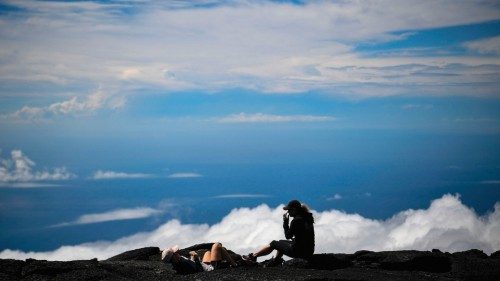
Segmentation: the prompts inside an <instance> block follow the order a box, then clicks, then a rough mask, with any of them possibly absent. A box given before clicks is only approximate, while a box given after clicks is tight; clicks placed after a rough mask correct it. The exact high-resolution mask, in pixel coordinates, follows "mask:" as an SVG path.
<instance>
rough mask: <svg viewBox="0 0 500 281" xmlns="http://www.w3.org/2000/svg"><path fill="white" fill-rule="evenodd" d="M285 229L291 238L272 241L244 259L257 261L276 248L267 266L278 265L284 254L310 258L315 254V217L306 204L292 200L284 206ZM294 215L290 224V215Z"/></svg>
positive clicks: (281, 261) (287, 235)
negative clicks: (274, 254)
mask: <svg viewBox="0 0 500 281" xmlns="http://www.w3.org/2000/svg"><path fill="white" fill-rule="evenodd" d="M283 209H284V210H286V211H287V212H286V213H285V214H283V229H284V231H285V237H286V239H289V240H279V241H276V240H275V241H272V242H271V243H270V244H269V245H266V246H264V247H263V248H261V249H260V250H259V251H257V252H256V253H250V254H248V255H245V256H243V258H244V259H246V260H250V261H254V262H255V261H257V258H258V257H260V256H265V255H268V254H270V253H272V252H273V250H276V256H275V257H274V258H273V259H272V260H271V261H270V262H269V263H268V264H267V266H276V265H281V263H283V259H282V257H283V254H285V255H287V256H289V257H292V258H308V257H310V256H312V255H313V254H314V225H313V224H314V218H313V216H312V214H311V212H309V208H307V206H306V205H304V204H301V203H300V202H299V201H297V200H292V201H290V202H289V203H288V205H286V206H285V207H284V208H283ZM290 216H291V217H293V220H292V222H291V223H290V225H289V217H290Z"/></svg>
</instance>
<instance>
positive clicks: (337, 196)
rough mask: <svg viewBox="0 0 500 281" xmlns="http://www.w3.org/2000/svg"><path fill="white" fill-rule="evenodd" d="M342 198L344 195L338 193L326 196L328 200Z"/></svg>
mask: <svg viewBox="0 0 500 281" xmlns="http://www.w3.org/2000/svg"><path fill="white" fill-rule="evenodd" d="M340 199H342V195H340V194H338V193H336V194H335V195H333V197H328V198H326V200H328V201H333V200H340Z"/></svg>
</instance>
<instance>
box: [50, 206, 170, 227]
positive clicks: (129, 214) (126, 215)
mask: <svg viewBox="0 0 500 281" xmlns="http://www.w3.org/2000/svg"><path fill="white" fill-rule="evenodd" d="M161 213H162V211H161V210H156V209H152V208H133V209H118V210H113V211H109V212H105V213H97V214H86V215H82V216H80V217H79V218H78V219H76V220H75V221H72V222H64V223H60V224H56V225H53V226H52V227H62V226H71V225H80V224H91V223H100V222H108V221H120V220H136V219H143V218H148V217H151V216H154V215H158V214H161Z"/></svg>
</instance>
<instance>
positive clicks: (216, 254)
mask: <svg viewBox="0 0 500 281" xmlns="http://www.w3.org/2000/svg"><path fill="white" fill-rule="evenodd" d="M221 249H222V244H221V243H218V242H217V243H214V244H213V245H212V250H211V252H212V255H211V258H210V261H212V262H217V261H220V260H221V259H222V257H221Z"/></svg>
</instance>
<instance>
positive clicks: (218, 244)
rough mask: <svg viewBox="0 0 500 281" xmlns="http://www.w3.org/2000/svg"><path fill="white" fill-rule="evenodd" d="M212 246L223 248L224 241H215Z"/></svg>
mask: <svg viewBox="0 0 500 281" xmlns="http://www.w3.org/2000/svg"><path fill="white" fill-rule="evenodd" d="M212 248H222V243H219V242H215V243H214V244H213V245H212Z"/></svg>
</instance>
